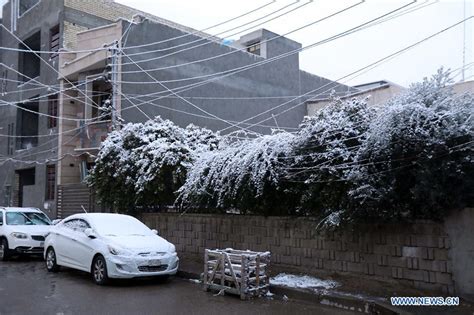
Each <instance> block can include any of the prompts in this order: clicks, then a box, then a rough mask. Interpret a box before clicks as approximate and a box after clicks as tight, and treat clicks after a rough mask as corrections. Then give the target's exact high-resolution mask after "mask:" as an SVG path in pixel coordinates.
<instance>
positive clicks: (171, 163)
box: [88, 117, 219, 211]
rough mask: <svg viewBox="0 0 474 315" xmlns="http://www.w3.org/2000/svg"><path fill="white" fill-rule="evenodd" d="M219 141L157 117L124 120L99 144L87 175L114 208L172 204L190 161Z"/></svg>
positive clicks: (209, 133)
mask: <svg viewBox="0 0 474 315" xmlns="http://www.w3.org/2000/svg"><path fill="white" fill-rule="evenodd" d="M218 145H219V136H218V135H216V134H215V133H213V132H212V131H210V130H207V129H203V128H198V127H196V126H193V125H190V126H188V127H187V128H181V127H179V126H177V125H175V124H173V123H172V122H171V121H169V120H162V119H161V118H160V117H157V118H155V119H154V120H150V121H147V122H145V123H134V124H132V123H129V124H126V125H124V126H123V128H122V129H120V130H116V131H113V132H111V133H110V134H109V136H108V137H107V139H106V140H105V141H104V142H103V143H102V145H101V148H100V152H99V154H98V156H97V159H96V163H95V165H94V167H93V169H92V170H91V173H90V175H89V177H88V183H89V184H90V185H92V186H93V187H94V188H95V190H96V192H97V195H98V197H99V199H100V201H101V202H102V203H104V204H107V205H109V206H112V207H113V208H115V209H117V210H119V211H130V210H133V209H134V208H135V207H137V206H138V207H142V208H143V207H157V206H161V207H162V206H166V205H171V204H173V202H174V200H175V192H176V190H177V189H178V188H179V187H180V186H181V185H182V183H183V182H184V180H185V178H186V172H187V171H188V169H189V167H191V165H192V163H193V162H194V161H195V160H196V159H197V158H198V157H199V155H201V154H203V153H204V152H206V151H209V150H214V149H216V148H217V147H218Z"/></svg>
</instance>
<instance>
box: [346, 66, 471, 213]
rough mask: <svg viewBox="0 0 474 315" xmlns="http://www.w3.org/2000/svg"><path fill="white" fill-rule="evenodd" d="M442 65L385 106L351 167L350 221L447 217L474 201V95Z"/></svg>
mask: <svg viewBox="0 0 474 315" xmlns="http://www.w3.org/2000/svg"><path fill="white" fill-rule="evenodd" d="M448 82H449V79H448V74H447V73H446V72H443V71H442V70H440V71H439V72H438V73H437V74H436V75H435V76H433V77H432V78H431V79H425V80H424V81H423V82H421V83H417V84H414V85H412V86H411V87H410V88H409V89H408V90H407V91H406V92H405V93H403V94H402V95H400V96H397V97H394V98H393V99H392V100H390V101H389V102H388V103H387V104H386V106H384V107H382V108H381V109H380V110H379V111H378V112H377V115H376V117H375V118H374V119H373V121H372V122H371V124H370V128H369V130H368V132H367V137H366V140H365V141H364V143H363V145H362V147H361V148H360V150H359V152H358V156H357V160H358V163H357V166H356V167H354V168H353V169H352V170H351V173H350V176H349V178H350V181H351V185H352V188H351V189H350V190H349V192H348V194H349V195H350V201H351V202H350V204H351V205H352V208H353V209H352V211H351V212H350V214H349V216H348V219H350V220H360V219H364V220H374V221H380V220H403V219H407V220H412V219H416V218H430V219H441V218H442V217H443V215H444V214H445V212H446V211H449V210H451V209H453V208H460V207H464V206H466V205H469V204H470V205H472V204H474V195H473V192H474V190H473V189H472V187H474V154H473V153H474V146H473V143H472V141H473V136H474V119H473V117H472V116H473V113H474V101H473V96H472V95H469V94H464V95H458V96H455V95H454V94H453V92H452V90H451V89H450V88H449V86H447V83H448Z"/></svg>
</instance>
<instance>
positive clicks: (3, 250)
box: [0, 238, 12, 261]
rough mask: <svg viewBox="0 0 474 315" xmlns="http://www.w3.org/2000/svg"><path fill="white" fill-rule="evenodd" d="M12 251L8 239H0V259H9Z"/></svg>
mask: <svg viewBox="0 0 474 315" xmlns="http://www.w3.org/2000/svg"><path fill="white" fill-rule="evenodd" d="M11 255H12V252H11V251H10V249H9V248H8V241H7V239H6V238H2V239H0V261H7V260H9V259H10V257H11Z"/></svg>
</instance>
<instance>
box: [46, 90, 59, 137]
mask: <svg viewBox="0 0 474 315" xmlns="http://www.w3.org/2000/svg"><path fill="white" fill-rule="evenodd" d="M48 115H49V116H48V128H50V129H51V128H55V127H56V126H57V125H58V119H57V118H56V117H57V116H58V95H57V94H56V95H50V96H48Z"/></svg>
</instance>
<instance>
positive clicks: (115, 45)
mask: <svg viewBox="0 0 474 315" xmlns="http://www.w3.org/2000/svg"><path fill="white" fill-rule="evenodd" d="M110 52H111V53H112V58H111V61H112V67H111V71H112V74H111V81H112V103H111V107H112V112H111V116H112V129H113V130H115V129H117V128H118V122H119V119H118V118H117V116H118V113H117V98H118V91H117V85H118V82H117V81H118V80H117V75H118V63H119V53H120V50H119V44H118V41H115V42H114V43H113V45H112V46H111V48H110Z"/></svg>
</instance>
